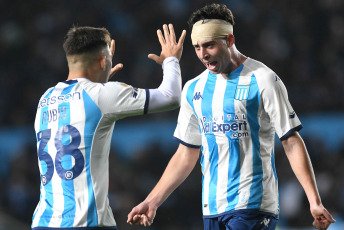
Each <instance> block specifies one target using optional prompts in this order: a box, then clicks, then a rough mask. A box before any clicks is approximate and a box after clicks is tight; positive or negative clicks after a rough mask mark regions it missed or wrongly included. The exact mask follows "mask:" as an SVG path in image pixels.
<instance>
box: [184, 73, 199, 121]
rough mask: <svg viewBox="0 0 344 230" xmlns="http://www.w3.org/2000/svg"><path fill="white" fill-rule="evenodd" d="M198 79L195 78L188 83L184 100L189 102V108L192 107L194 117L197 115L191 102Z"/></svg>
mask: <svg viewBox="0 0 344 230" xmlns="http://www.w3.org/2000/svg"><path fill="white" fill-rule="evenodd" d="M198 81H199V79H197V80H196V81H194V82H192V83H191V84H190V85H189V88H188V90H187V91H186V100H187V101H188V102H189V104H190V106H191V108H192V109H193V111H194V114H195V116H196V117H197V113H196V111H195V107H194V104H193V98H194V93H195V87H196V84H197V82H198ZM197 118H198V117H197Z"/></svg>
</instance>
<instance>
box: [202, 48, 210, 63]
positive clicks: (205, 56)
mask: <svg viewBox="0 0 344 230" xmlns="http://www.w3.org/2000/svg"><path fill="white" fill-rule="evenodd" d="M200 56H201V58H202V59H203V60H208V59H209V54H208V53H207V49H205V48H204V47H201V48H200Z"/></svg>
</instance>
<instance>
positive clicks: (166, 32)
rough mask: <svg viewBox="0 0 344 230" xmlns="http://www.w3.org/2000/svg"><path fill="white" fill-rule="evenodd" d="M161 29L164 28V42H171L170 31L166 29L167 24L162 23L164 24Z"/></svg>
mask: <svg viewBox="0 0 344 230" xmlns="http://www.w3.org/2000/svg"><path fill="white" fill-rule="evenodd" d="M162 29H163V30H164V37H165V41H166V43H171V40H170V33H169V31H168V28H167V25H166V24H164V25H163V26H162Z"/></svg>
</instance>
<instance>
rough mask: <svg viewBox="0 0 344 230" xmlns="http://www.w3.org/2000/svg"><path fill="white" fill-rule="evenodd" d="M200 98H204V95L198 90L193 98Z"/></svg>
mask: <svg viewBox="0 0 344 230" xmlns="http://www.w3.org/2000/svg"><path fill="white" fill-rule="evenodd" d="M199 99H203V97H202V95H201V93H200V92H196V93H195V95H194V96H193V98H192V100H193V101H197V100H199Z"/></svg>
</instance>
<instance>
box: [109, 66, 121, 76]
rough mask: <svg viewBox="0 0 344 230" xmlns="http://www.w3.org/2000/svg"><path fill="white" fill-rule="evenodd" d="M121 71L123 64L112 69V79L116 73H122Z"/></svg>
mask: <svg viewBox="0 0 344 230" xmlns="http://www.w3.org/2000/svg"><path fill="white" fill-rule="evenodd" d="M121 69H123V64H122V63H119V64H117V65H115V66H114V67H112V69H111V71H110V78H112V77H113V75H114V74H115V73H117V72H118V71H120V70H121Z"/></svg>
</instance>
